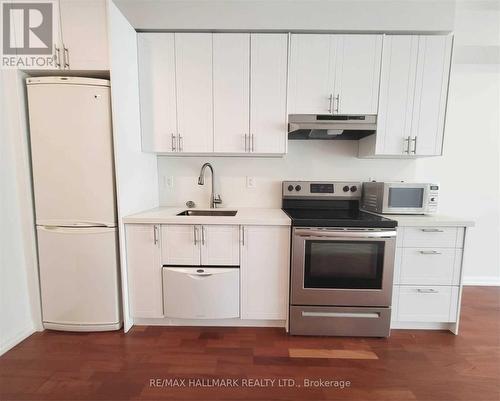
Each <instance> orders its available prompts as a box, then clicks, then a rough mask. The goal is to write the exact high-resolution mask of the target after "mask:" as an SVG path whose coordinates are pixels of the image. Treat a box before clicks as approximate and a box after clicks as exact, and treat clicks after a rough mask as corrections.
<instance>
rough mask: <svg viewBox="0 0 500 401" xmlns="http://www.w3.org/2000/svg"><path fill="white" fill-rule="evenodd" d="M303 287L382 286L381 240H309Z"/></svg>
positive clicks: (360, 287)
mask: <svg viewBox="0 0 500 401" xmlns="http://www.w3.org/2000/svg"><path fill="white" fill-rule="evenodd" d="M305 247H306V248H305V266H304V269H305V270H304V288H332V289H335V288H356V289H364V288H370V289H381V288H382V271H383V264H384V242H382V241H357V242H353V241H314V240H311V241H306V244H305Z"/></svg>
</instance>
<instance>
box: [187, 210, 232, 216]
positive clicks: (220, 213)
mask: <svg viewBox="0 0 500 401" xmlns="http://www.w3.org/2000/svg"><path fill="white" fill-rule="evenodd" d="M236 213H238V211H237V210H184V211H183V212H180V213H177V216H236Z"/></svg>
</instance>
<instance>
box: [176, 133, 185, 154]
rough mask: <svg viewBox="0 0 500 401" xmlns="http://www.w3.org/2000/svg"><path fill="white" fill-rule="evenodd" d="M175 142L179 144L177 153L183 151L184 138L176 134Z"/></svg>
mask: <svg viewBox="0 0 500 401" xmlns="http://www.w3.org/2000/svg"><path fill="white" fill-rule="evenodd" d="M177 141H178V142H179V145H178V147H177V148H178V149H179V152H182V151H184V138H183V137H182V135H181V134H178V136H177Z"/></svg>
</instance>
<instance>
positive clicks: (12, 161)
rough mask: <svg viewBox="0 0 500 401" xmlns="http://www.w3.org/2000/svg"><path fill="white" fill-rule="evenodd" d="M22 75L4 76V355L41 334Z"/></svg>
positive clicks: (0, 256) (0, 290) (0, 235)
mask: <svg viewBox="0 0 500 401" xmlns="http://www.w3.org/2000/svg"><path fill="white" fill-rule="evenodd" d="M24 104H25V93H24V81H23V75H22V74H21V73H19V72H17V71H2V72H1V74H0V133H1V134H0V221H1V222H2V223H1V224H0V354H2V353H4V352H6V351H7V350H9V349H10V348H11V347H13V346H14V345H16V344H17V343H18V342H20V341H22V340H23V339H24V338H25V337H27V336H28V335H29V334H31V333H32V332H33V331H34V330H37V329H41V314H40V298H39V287H38V270H37V264H36V248H35V232H34V218H33V206H32V196H31V180H30V168H29V154H28V136H27V126H26V113H25V108H24Z"/></svg>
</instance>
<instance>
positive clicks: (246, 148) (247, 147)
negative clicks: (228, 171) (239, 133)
mask: <svg viewBox="0 0 500 401" xmlns="http://www.w3.org/2000/svg"><path fill="white" fill-rule="evenodd" d="M249 136H250V135H247V134H245V152H248V151H249V150H248V149H249V148H250V146H248V145H247V137H249ZM248 139H250V138H248Z"/></svg>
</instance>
